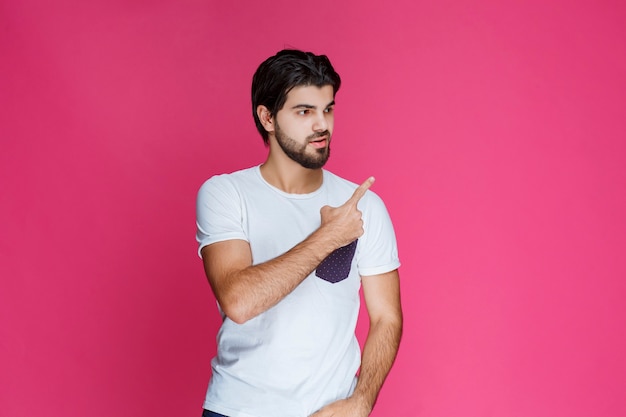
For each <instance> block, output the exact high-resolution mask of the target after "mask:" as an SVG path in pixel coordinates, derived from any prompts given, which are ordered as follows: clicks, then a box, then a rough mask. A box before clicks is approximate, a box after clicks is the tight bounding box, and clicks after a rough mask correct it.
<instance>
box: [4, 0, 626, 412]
mask: <svg viewBox="0 0 626 417" xmlns="http://www.w3.org/2000/svg"><path fill="white" fill-rule="evenodd" d="M380 3H381V4H376V3H375V2H357V1H344V2H318V3H306V2H305V3H294V2H287V1H276V2H270V3H266V2H250V3H249V4H246V5H245V6H243V5H241V4H239V3H237V2H226V1H220V2H218V1H214V2H206V1H200V0H197V1H193V0H182V1H169V0H161V1H151V2H146V1H104V0H99V1H98V0H97V1H89V2H82V1H70V0H61V1H56V2H45V1H36V0H26V1H25V0H21V1H17V0H14V1H11V0H5V1H3V2H1V3H0V75H1V77H0V106H1V108H0V146H1V147H0V277H1V281H0V283H1V284H0V414H2V415H6V416H26V415H34V414H46V415H53V416H65V417H78V416H83V415H90V416H94V417H100V416H102V417H104V416H138V415H145V414H149V415H153V416H155V417H156V416H163V417H166V416H168V417H169V416H174V415H176V416H199V410H200V407H201V403H202V397H203V395H204V390H205V388H206V382H207V379H208V377H209V372H210V371H209V369H210V365H209V359H210V357H211V356H212V354H213V352H214V349H215V342H214V334H215V331H216V329H217V326H218V316H217V312H216V309H215V305H214V302H213V299H212V296H211V293H210V290H209V287H208V285H207V284H206V281H205V279H204V276H203V272H202V267H201V264H200V261H199V259H198V258H197V257H196V253H195V250H196V246H195V241H194V227H195V225H194V199H195V193H196V190H197V188H198V187H199V186H200V184H201V183H202V181H203V180H204V179H206V178H208V177H209V176H211V175H213V174H215V173H221V172H225V171H232V170H235V169H238V168H242V167H246V166H250V165H253V164H257V163H259V162H260V161H261V160H262V159H263V157H264V155H265V149H264V147H263V145H262V142H261V139H260V137H258V135H257V134H256V132H255V129H254V124H253V121H252V119H251V116H250V114H249V113H250V109H249V97H248V95H249V93H248V90H249V85H250V77H251V75H252V73H253V71H254V69H255V68H256V66H257V65H258V64H259V63H260V62H261V60H262V59H264V58H265V57H267V56H269V55H271V54H273V53H275V52H276V51H277V50H279V49H281V48H282V47H284V46H293V47H298V48H302V49H308V50H313V51H315V52H318V53H326V54H327V55H329V56H330V58H331V59H332V60H333V62H334V63H335V66H336V68H337V69H338V71H339V72H340V73H341V74H342V76H343V79H344V84H343V88H342V91H340V94H339V96H338V98H337V101H338V106H337V125H338V126H337V128H336V134H335V142H334V144H335V145H334V148H333V157H332V158H331V162H330V164H329V167H330V169H332V170H334V171H335V172H337V173H338V174H341V175H343V176H345V177H347V178H349V179H352V180H353V181H357V182H358V181H361V180H362V179H364V178H365V177H366V176H368V175H375V176H376V177H377V179H378V180H377V182H376V185H375V186H374V189H375V191H376V192H378V193H379V194H380V195H381V196H382V197H383V198H384V199H385V200H386V202H387V205H388V208H389V210H390V212H391V214H392V216H393V219H394V222H395V225H396V228H397V234H398V239H399V244H400V248H401V256H402V259H403V267H402V269H401V276H402V290H403V300H404V310H405V314H406V330H405V335H404V341H403V345H402V348H401V351H400V354H399V357H398V361H397V363H396V366H395V368H394V370H393V372H392V373H391V375H390V377H389V379H388V383H387V384H386V386H385V388H384V390H383V392H382V394H381V397H380V400H379V404H378V406H377V409H376V410H375V412H374V413H373V416H374V417H385V416H429V417H439V416H441V417H448V416H506V417H517V416H519V417H522V416H523V417H527V416H533V417H542V416H546V417H548V416H549V417H555V416H568V417H578V416H580V417H589V416H607V417H608V416H624V415H626V399H625V398H624V392H626V357H625V355H624V352H626V303H625V298H626V280H625V279H624V278H625V277H626V261H625V259H624V258H625V257H624V253H625V252H626V216H625V213H626V168H625V165H624V164H625V163H626V145H625V139H626V116H625V115H626V25H625V24H624V21H625V19H626V7H625V6H624V4H625V3H624V2H621V1H592V0H584V1H526V0H512V1H505V2H497V1H479V2H477V1H461V0H447V1H436V2H433V1H429V2H420V1H414V0H405V1H395V2H384V3H383V2H380ZM52 5H54V6H52ZM363 324H364V323H363ZM363 324H362V325H361V327H360V328H359V335H360V336H361V337H362V335H363V331H364V327H363ZM44 409H47V410H48V411H47V412H44V411H43V410H44Z"/></svg>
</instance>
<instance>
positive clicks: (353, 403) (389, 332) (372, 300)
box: [311, 270, 402, 417]
mask: <svg viewBox="0 0 626 417" xmlns="http://www.w3.org/2000/svg"><path fill="white" fill-rule="evenodd" d="M361 283H362V287H363V296H364V298H365V304H366V306H367V312H368V315H369V319H370V327H369V332H368V334H367V339H366V341H365V345H364V346H363V357H362V360H361V371H360V374H359V378H358V382H357V385H356V388H355V389H354V393H353V394H352V396H350V397H349V398H347V399H345V400H340V401H336V402H334V403H331V404H329V405H327V406H326V407H324V408H322V409H321V410H319V411H318V412H316V413H314V414H313V415H311V417H331V416H334V417H366V416H368V415H369V414H370V412H371V411H372V409H373V408H374V403H375V402H376V398H377V397H378V393H379V392H380V389H381V387H382V386H383V382H384V381H385V378H386V377H387V374H388V373H389V370H390V369H391V366H392V365H393V361H394V360H395V358H396V354H397V352H398V346H399V344H400V337H401V335H402V309H401V305H400V283H399V277H398V271H397V270H394V271H391V272H387V273H384V274H379V275H372V276H363V277H362V278H361Z"/></svg>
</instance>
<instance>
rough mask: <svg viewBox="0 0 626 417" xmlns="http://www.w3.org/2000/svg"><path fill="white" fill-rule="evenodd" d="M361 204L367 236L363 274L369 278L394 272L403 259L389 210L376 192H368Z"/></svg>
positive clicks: (361, 246)
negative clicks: (401, 258) (399, 253)
mask: <svg viewBox="0 0 626 417" xmlns="http://www.w3.org/2000/svg"><path fill="white" fill-rule="evenodd" d="M365 197H367V199H366V198H365ZM361 202H362V203H364V204H363V206H361V204H359V209H360V210H361V211H362V212H363V228H364V229H365V233H364V234H363V236H361V238H359V249H358V252H359V255H358V256H359V258H358V269H359V274H360V275H362V276H368V275H378V274H384V273H386V272H390V271H393V270H394V269H397V268H398V267H399V266H400V259H399V257H398V245H397V243H396V235H395V232H394V230H393V224H392V223H391V218H390V217H389V213H388V212H387V208H386V207H385V204H384V203H383V201H382V200H381V198H380V197H378V195H376V194H375V193H374V192H372V191H368V192H367V194H366V196H364V198H363V199H362V200H361Z"/></svg>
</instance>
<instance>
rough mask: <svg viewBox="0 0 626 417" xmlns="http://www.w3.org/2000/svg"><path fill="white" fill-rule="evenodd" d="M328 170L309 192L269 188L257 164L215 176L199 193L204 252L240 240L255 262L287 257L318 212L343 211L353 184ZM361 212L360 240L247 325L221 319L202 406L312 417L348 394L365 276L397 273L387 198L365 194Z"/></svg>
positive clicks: (356, 361) (235, 413)
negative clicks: (217, 244) (325, 209)
mask: <svg viewBox="0 0 626 417" xmlns="http://www.w3.org/2000/svg"><path fill="white" fill-rule="evenodd" d="M323 172H324V178H323V184H322V186H321V187H320V188H319V189H318V190H316V191H314V192H312V193H310V194H288V193H285V192H283V191H281V190H279V189H277V188H275V187H273V186H272V185H270V184H269V183H267V182H266V181H265V180H264V179H263V177H262V176H261V172H260V169H259V167H258V166H256V167H253V168H248V169H244V170H241V171H237V172H235V173H232V174H225V175H218V176H214V177H212V178H211V179H209V180H208V181H206V182H205V183H204V184H203V185H202V187H201V188H200V191H199V193H198V200H197V236H196V238H197V240H198V243H199V249H198V251H199V252H200V250H201V249H202V248H203V247H204V246H206V245H210V244H211V243H215V242H220V241H224V240H229V239H242V240H245V241H247V242H249V244H250V248H251V250H252V259H253V264H255V265H256V264H259V263H263V262H266V261H268V260H270V259H273V258H276V257H278V256H280V255H282V254H283V253H285V252H287V251H288V250H289V249H291V248H292V247H294V246H295V245H297V244H298V243H300V242H302V241H303V240H304V239H306V238H307V236H309V235H310V234H311V233H312V232H313V231H315V230H316V229H317V228H318V227H319V226H320V208H321V207H322V206H324V205H329V206H333V207H337V206H340V205H342V204H344V203H345V202H346V201H347V200H348V199H349V198H350V197H351V196H352V194H353V193H354V190H355V188H356V187H357V185H356V184H354V183H351V182H349V181H346V180H344V179H342V178H340V177H338V176H336V175H334V174H332V173H330V172H328V171H323ZM358 208H359V210H361V211H362V213H363V223H364V230H365V233H364V234H363V236H361V237H360V238H359V239H358V240H357V241H356V242H354V243H353V244H351V245H348V246H346V247H344V248H341V249H339V250H337V251H336V252H335V253H333V254H332V255H331V256H329V257H328V258H327V260H325V261H324V262H322V264H320V266H318V268H317V270H316V271H314V272H313V273H311V275H309V276H308V277H307V278H306V279H305V280H304V281H303V282H302V283H301V284H300V285H299V286H298V287H296V289H295V290H294V291H293V292H292V293H290V294H289V295H288V296H286V297H285V298H284V299H283V300H282V301H280V302H279V303H278V304H277V305H275V306H274V307H272V308H270V309H269V310H267V311H266V312H264V313H262V314H260V315H259V316H257V317H255V318H253V319H251V320H249V321H247V322H246V323H244V324H237V323H235V322H233V321H231V320H230V319H228V318H227V317H225V316H224V315H223V313H222V317H223V318H224V322H223V324H222V326H221V328H220V330H219V332H218V336H217V356H216V357H215V358H214V359H213V360H212V362H211V364H212V369H213V375H212V378H211V381H210V383H209V388H208V391H207V395H206V399H205V402H204V408H205V409H208V410H211V411H214V412H216V413H220V414H225V415H227V416H230V417H306V416H309V415H310V414H312V413H313V412H315V411H317V410H318V409H320V408H322V407H323V406H324V405H326V404H328V403H330V402H333V401H335V400H338V399H342V398H346V397H347V396H349V395H350V394H351V392H352V390H353V389H354V384H355V374H356V372H357V370H358V368H359V366H360V360H361V355H360V348H359V345H358V341H357V339H356V336H355V334H354V331H355V327H356V322H357V317H358V312H359V300H360V299H359V288H360V285H361V279H360V276H361V275H377V274H382V273H385V272H389V271H393V270H395V269H397V268H398V267H399V266H400V262H399V260H398V251H397V247H396V239H395V235H394V231H393V226H392V224H391V220H390V219H389V215H388V213H387V210H386V208H385V206H384V204H383V202H382V200H381V199H380V198H379V197H378V196H377V195H376V194H375V193H373V192H372V191H367V192H366V194H365V195H364V196H363V198H362V199H361V200H360V202H359V204H358ZM220 312H221V310H220Z"/></svg>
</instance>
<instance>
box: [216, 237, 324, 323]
mask: <svg viewBox="0 0 626 417" xmlns="http://www.w3.org/2000/svg"><path fill="white" fill-rule="evenodd" d="M334 249H335V245H334V244H333V242H332V241H331V240H329V239H328V237H327V234H325V233H324V231H322V230H320V229H318V230H317V231H316V232H314V233H313V234H311V235H310V236H309V237H308V238H307V239H305V240H304V241H302V242H301V243H299V244H298V245H296V246H294V247H293V248H292V249H290V250H289V251H287V252H286V253H284V254H283V255H280V256H278V257H276V258H274V259H271V260H269V261H267V262H264V263H261V264H257V265H250V266H248V267H246V268H243V269H241V270H238V271H233V272H230V273H229V274H228V275H227V276H226V279H223V280H221V282H222V285H221V286H220V288H219V291H216V294H219V295H220V296H219V297H218V301H220V305H221V306H222V309H223V310H224V312H225V313H226V315H227V316H228V317H229V318H231V319H232V320H234V321H235V322H237V323H244V322H246V321H248V320H250V319H251V318H254V317H256V316H257V315H259V314H260V313H262V312H264V311H266V310H268V309H269V308H271V307H273V306H274V305H276V304H277V303H278V302H279V301H280V300H282V299H283V298H284V297H286V296H287V295H288V294H289V293H291V292H292V291H293V290H294V289H295V288H296V287H297V286H298V285H299V284H300V283H301V282H302V281H303V280H304V279H305V278H306V277H307V276H309V274H310V273H311V272H312V271H314V270H315V268H317V266H318V265H319V264H320V263H321V262H322V261H323V260H324V258H326V257H327V256H328V255H329V254H330V253H331V252H332V251H333V250H334Z"/></svg>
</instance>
